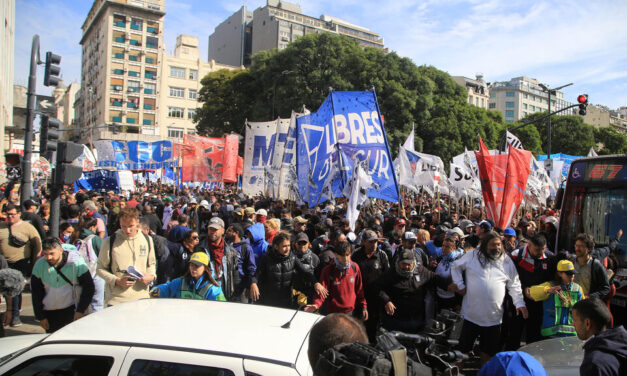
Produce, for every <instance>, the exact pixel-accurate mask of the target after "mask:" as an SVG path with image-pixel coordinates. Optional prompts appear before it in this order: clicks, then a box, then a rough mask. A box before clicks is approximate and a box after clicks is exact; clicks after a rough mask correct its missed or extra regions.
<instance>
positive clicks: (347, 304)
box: [314, 261, 366, 313]
mask: <svg viewBox="0 0 627 376" xmlns="http://www.w3.org/2000/svg"><path fill="white" fill-rule="evenodd" d="M320 284H322V285H323V286H324V287H325V288H326V289H327V290H329V296H328V297H327V311H328V312H329V313H349V312H352V311H354V310H355V309H356V308H358V307H361V308H362V309H364V310H365V309H366V298H365V297H364V288H363V284H362V279H361V272H360V271H359V266H358V265H357V263H355V262H352V261H351V266H350V268H348V270H339V269H338V268H337V267H336V266H335V263H331V264H329V265H327V266H325V267H324V269H322V273H321V274H320ZM323 302H324V299H322V297H320V296H319V295H316V297H315V298H314V304H315V305H316V306H317V307H320V306H322V303H323Z"/></svg>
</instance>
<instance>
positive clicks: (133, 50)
mask: <svg viewBox="0 0 627 376" xmlns="http://www.w3.org/2000/svg"><path fill="white" fill-rule="evenodd" d="M164 16H165V0H95V1H94V3H93V5H92V7H91V9H90V10H89V13H88V15H87V18H86V19H85V22H84V23H83V25H82V30H83V35H82V38H81V40H80V44H81V46H82V72H81V89H80V95H79V96H78V98H76V97H75V103H76V104H78V105H79V106H80V107H79V108H80V110H79V111H80V112H82V113H81V114H80V115H79V118H80V119H81V122H80V123H79V125H80V126H81V127H82V128H84V129H83V130H82V131H81V132H80V135H79V137H78V138H79V139H80V140H81V141H85V140H86V139H87V138H91V139H92V140H98V139H120V140H146V141H147V140H151V139H152V140H156V139H158V138H159V136H161V135H160V132H159V124H158V120H159V117H158V108H159V92H158V90H159V79H160V77H161V76H162V73H161V71H160V69H161V64H160V61H161V60H162V58H163V56H164V55H165V53H164V51H165V49H164V47H163V18H164ZM114 123H115V124H117V125H119V130H120V132H114V129H113V128H112V125H113V124H114Z"/></svg>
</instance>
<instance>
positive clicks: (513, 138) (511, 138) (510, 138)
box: [505, 131, 524, 151]
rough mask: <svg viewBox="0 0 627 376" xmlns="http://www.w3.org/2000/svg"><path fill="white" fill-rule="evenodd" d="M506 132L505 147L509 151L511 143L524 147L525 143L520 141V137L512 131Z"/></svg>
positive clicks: (514, 145) (517, 146)
mask: <svg viewBox="0 0 627 376" xmlns="http://www.w3.org/2000/svg"><path fill="white" fill-rule="evenodd" d="M506 132H507V147H506V148H505V150H506V151H509V145H512V146H513V147H515V148H516V149H524V148H523V144H522V142H520V140H519V139H518V137H516V136H514V135H513V134H512V133H510V131H506Z"/></svg>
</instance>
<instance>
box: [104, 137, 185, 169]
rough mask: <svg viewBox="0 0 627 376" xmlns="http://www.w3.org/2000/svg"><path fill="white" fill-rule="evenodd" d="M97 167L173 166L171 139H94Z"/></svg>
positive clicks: (155, 167)
mask: <svg viewBox="0 0 627 376" xmlns="http://www.w3.org/2000/svg"><path fill="white" fill-rule="evenodd" d="M93 144H94V147H95V148H96V151H97V159H98V163H97V166H98V167H112V168H116V169H118V170H154V169H159V168H164V167H174V166H176V164H177V161H176V160H175V159H174V158H173V154H172V141H170V140H163V141H154V142H147V141H113V140H99V141H94V143H93Z"/></svg>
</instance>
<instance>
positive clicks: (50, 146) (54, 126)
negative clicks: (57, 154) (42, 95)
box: [39, 115, 61, 160]
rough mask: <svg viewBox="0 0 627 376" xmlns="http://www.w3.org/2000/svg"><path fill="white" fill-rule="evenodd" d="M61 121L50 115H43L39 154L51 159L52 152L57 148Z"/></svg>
mask: <svg viewBox="0 0 627 376" xmlns="http://www.w3.org/2000/svg"><path fill="white" fill-rule="evenodd" d="M60 126H61V121H59V119H55V118H51V117H50V116H48V115H42V116H41V132H40V136H41V137H39V155H40V156H42V157H44V158H46V159H47V160H50V158H51V155H52V152H54V151H56V150H57V140H58V139H59V127H60Z"/></svg>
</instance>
